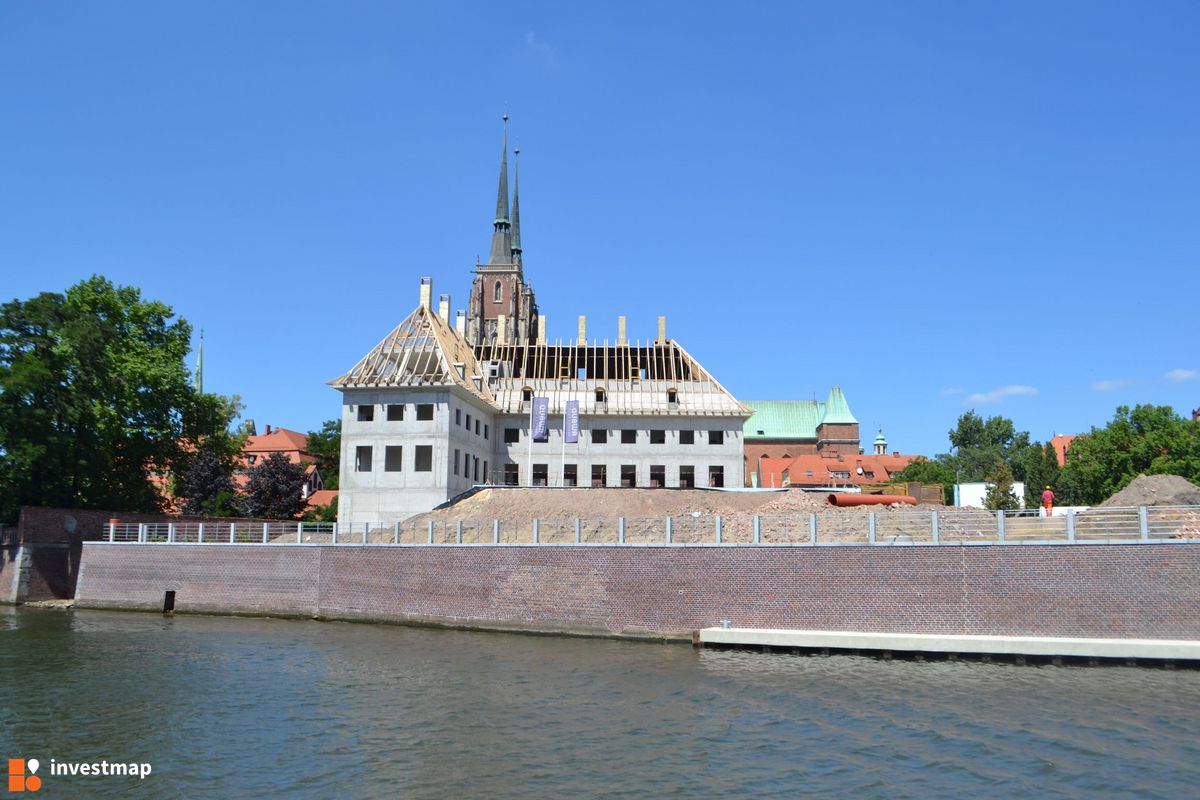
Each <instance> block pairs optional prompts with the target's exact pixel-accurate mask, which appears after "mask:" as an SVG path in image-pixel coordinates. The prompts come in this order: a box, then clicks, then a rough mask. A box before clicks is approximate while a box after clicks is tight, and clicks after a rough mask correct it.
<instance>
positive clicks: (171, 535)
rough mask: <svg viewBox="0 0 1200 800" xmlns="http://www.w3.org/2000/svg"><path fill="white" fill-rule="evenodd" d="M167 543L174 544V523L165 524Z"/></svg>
mask: <svg viewBox="0 0 1200 800" xmlns="http://www.w3.org/2000/svg"><path fill="white" fill-rule="evenodd" d="M167 541H168V542H170V543H171V544H174V543H175V523H174V522H168V523H167Z"/></svg>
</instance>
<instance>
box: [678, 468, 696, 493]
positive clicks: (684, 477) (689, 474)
mask: <svg viewBox="0 0 1200 800" xmlns="http://www.w3.org/2000/svg"><path fill="white" fill-rule="evenodd" d="M679 486H680V487H681V488H683V489H694V488H696V468H695V467H680V468H679Z"/></svg>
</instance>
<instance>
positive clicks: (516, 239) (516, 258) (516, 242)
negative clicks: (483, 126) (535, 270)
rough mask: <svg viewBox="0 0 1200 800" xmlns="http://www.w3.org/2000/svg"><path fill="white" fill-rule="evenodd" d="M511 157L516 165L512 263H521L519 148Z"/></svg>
mask: <svg viewBox="0 0 1200 800" xmlns="http://www.w3.org/2000/svg"><path fill="white" fill-rule="evenodd" d="M513 156H514V157H515V160H516V163H515V164H514V165H513V166H514V167H515V168H516V174H515V175H513V202H512V236H511V239H512V244H511V248H512V263H514V264H520V263H521V197H520V195H521V150H520V148H518V149H516V150H513Z"/></svg>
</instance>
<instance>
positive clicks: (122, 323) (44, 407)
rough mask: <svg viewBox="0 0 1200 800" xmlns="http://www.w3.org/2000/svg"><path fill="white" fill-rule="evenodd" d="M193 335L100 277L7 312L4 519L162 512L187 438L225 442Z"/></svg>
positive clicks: (221, 412) (2, 380) (0, 331)
mask: <svg viewBox="0 0 1200 800" xmlns="http://www.w3.org/2000/svg"><path fill="white" fill-rule="evenodd" d="M190 339H191V326H189V325H188V323H187V322H186V321H184V320H182V319H175V318H174V316H173V312H172V310H171V308H170V307H169V306H166V305H164V304H162V303H159V302H154V301H147V300H143V299H142V297H141V293H140V291H139V290H138V289H136V288H133V287H129V286H115V285H113V284H112V283H111V282H110V281H108V280H106V279H105V278H102V277H99V276H93V277H91V278H89V279H87V280H85V281H82V282H80V283H78V284H76V285H75V286H72V287H71V288H70V289H68V290H67V291H66V293H65V294H57V293H49V292H46V293H42V294H40V295H38V296H36V297H34V298H32V299H30V300H25V301H21V300H13V301H11V302H8V303H5V304H3V306H0V519H13V518H14V517H15V516H16V513H17V509H18V507H19V506H21V505H47V506H48V505H57V506H67V507H78V508H103V509H114V510H123V511H153V510H156V509H158V508H159V507H160V505H161V496H160V493H159V486H160V484H161V481H157V482H156V480H155V478H156V477H158V476H162V475H165V474H170V473H174V474H180V473H181V471H182V469H183V467H184V466H185V464H186V461H187V459H188V453H187V451H186V448H184V447H182V446H181V442H183V441H185V440H189V439H191V440H193V441H199V440H204V439H207V438H211V437H220V435H221V434H222V432H223V430H224V428H225V426H226V425H227V424H228V419H227V418H226V412H227V411H228V409H229V406H228V405H227V402H228V401H224V399H223V398H216V397H214V396H213V395H202V394H199V393H198V392H196V390H195V387H193V385H192V383H191V381H190V380H189V373H188V369H187V366H186V365H185V363H184V360H185V357H186V356H187V353H188V348H189V342H190Z"/></svg>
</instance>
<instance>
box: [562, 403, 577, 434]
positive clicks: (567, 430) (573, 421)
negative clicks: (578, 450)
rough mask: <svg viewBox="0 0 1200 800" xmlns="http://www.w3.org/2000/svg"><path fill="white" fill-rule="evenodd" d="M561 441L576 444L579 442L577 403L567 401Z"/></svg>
mask: <svg viewBox="0 0 1200 800" xmlns="http://www.w3.org/2000/svg"><path fill="white" fill-rule="evenodd" d="M563 441H564V442H566V443H567V444H576V443H577V442H578V441H579V401H578V400H568V401H567V413H566V416H565V417H563Z"/></svg>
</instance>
